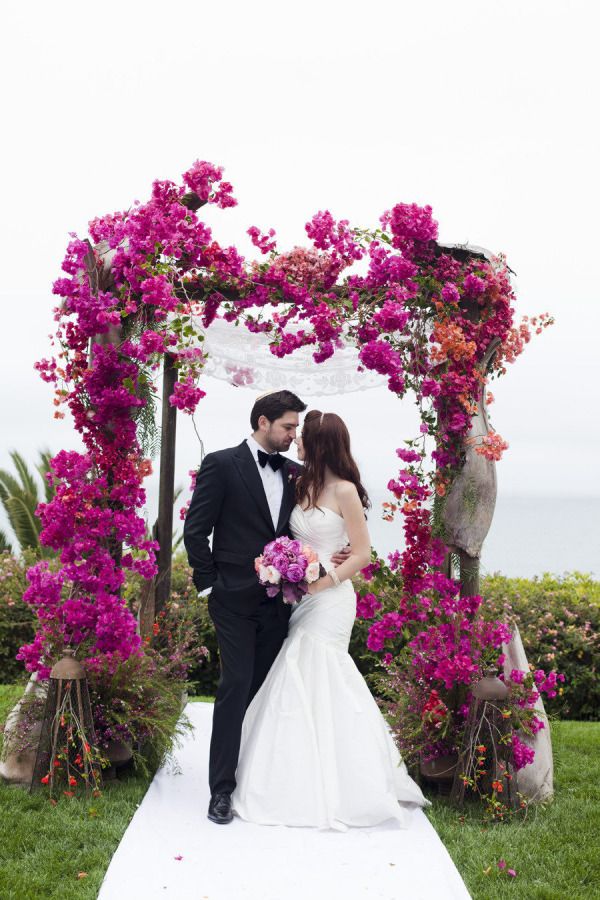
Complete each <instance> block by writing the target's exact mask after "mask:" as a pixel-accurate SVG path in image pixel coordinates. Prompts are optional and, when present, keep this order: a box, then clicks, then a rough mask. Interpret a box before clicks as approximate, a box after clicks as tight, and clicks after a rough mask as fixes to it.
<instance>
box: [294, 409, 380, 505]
mask: <svg viewBox="0 0 600 900" xmlns="http://www.w3.org/2000/svg"><path fill="white" fill-rule="evenodd" d="M302 445H303V447H304V460H303V466H304V468H303V470H302V474H301V475H300V477H299V478H298V480H297V482H296V501H297V502H298V503H299V504H300V506H304V505H305V503H304V501H306V500H308V505H309V506H314V505H315V503H316V501H317V500H318V499H319V496H320V495H321V492H322V490H323V488H324V486H325V472H326V469H327V468H329V470H330V471H331V472H333V474H334V475H337V477H338V478H343V479H344V481H351V482H352V484H354V485H355V486H356V490H357V491H358V496H359V497H360V500H361V503H362V505H363V506H364V508H365V509H368V508H369V507H370V505H371V502H370V500H369V496H368V494H367V492H366V490H365V489H364V487H363V485H362V484H361V480H360V472H359V471H358V466H357V465H356V463H355V461H354V458H353V456H352V453H351V452H350V434H349V433H348V429H347V428H346V425H345V424H344V421H343V420H342V419H341V418H340V417H339V416H338V415H337V413H322V412H320V411H319V410H318V409H311V410H310V412H307V413H306V416H305V419H304V424H303V426H302Z"/></svg>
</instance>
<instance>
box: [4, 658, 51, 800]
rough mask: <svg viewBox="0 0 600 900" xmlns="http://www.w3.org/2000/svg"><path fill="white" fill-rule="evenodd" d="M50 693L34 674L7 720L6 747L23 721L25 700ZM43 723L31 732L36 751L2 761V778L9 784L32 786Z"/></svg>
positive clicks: (18, 754) (9, 754)
mask: <svg viewBox="0 0 600 900" xmlns="http://www.w3.org/2000/svg"><path fill="white" fill-rule="evenodd" d="M47 691H48V687H47V684H46V683H44V682H38V680H37V673H36V672H34V673H33V674H32V675H31V677H30V679H29V681H28V682H27V687H26V688H25V693H24V695H23V697H21V699H20V700H19V701H18V702H17V703H16V704H15V706H14V707H13V708H12V710H11V711H10V713H9V714H8V718H7V720H6V724H5V726H4V743H5V746H6V745H8V744H10V740H11V738H12V736H13V735H14V733H15V730H16V727H17V724H18V723H19V722H20V721H21V706H22V705H23V699H24V697H25V696H27V695H28V694H32V693H33V694H37V695H39V696H40V697H45V696H46V694H47ZM41 727H42V723H41V722H39V723H37V724H36V725H35V726H34V728H33V729H32V731H31V737H32V739H33V740H34V741H35V742H36V749H34V750H27V751H26V752H25V753H8V754H7V755H6V757H5V759H3V760H2V761H0V778H2V780H3V781H5V782H7V783H8V784H15V785H18V784H20V785H23V786H25V785H30V784H31V779H32V777H33V770H34V767H35V757H36V753H37V739H38V738H39V735H40V731H41Z"/></svg>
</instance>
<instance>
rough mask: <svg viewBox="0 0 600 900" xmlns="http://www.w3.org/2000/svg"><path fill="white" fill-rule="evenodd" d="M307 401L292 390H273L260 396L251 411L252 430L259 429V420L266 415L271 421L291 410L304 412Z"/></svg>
mask: <svg viewBox="0 0 600 900" xmlns="http://www.w3.org/2000/svg"><path fill="white" fill-rule="evenodd" d="M305 409H306V403H303V402H302V400H301V399H300V397H296V395H295V394H292V392H291V391H273V392H272V393H271V394H266V396H264V397H259V398H258V400H257V401H256V403H255V404H254V406H253V407H252V412H251V413H250V425H251V426H252V431H258V420H259V419H260V417H261V416H266V417H267V419H268V420H269V422H274V421H275V419H280V418H281V416H282V415H283V414H284V413H286V412H288V411H289V410H291V411H292V412H298V413H301V412H304V410H305Z"/></svg>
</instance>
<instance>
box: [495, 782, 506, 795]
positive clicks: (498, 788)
mask: <svg viewBox="0 0 600 900" xmlns="http://www.w3.org/2000/svg"><path fill="white" fill-rule="evenodd" d="M492 788H493V789H494V790H495V791H497V792H498V793H499V794H501V793H502V791H503V790H504V785H503V784H502V782H501V781H492Z"/></svg>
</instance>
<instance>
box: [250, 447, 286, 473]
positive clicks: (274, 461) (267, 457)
mask: <svg viewBox="0 0 600 900" xmlns="http://www.w3.org/2000/svg"><path fill="white" fill-rule="evenodd" d="M257 452H258V464H259V465H260V467H261V469H264V467H265V466H266V464H267V463H269V465H270V466H271V468H272V469H273V471H274V472H277V471H278V470H279V469H280V468H281V467H282V465H283V464H284V462H285V456H282V455H281V453H265V451H264V450H258V451H257Z"/></svg>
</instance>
